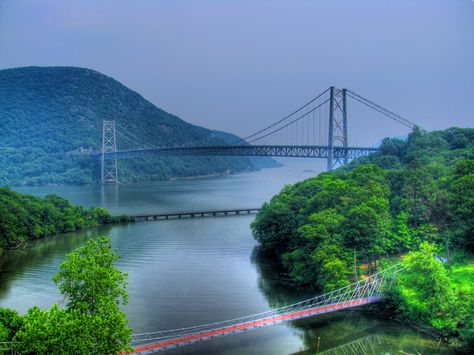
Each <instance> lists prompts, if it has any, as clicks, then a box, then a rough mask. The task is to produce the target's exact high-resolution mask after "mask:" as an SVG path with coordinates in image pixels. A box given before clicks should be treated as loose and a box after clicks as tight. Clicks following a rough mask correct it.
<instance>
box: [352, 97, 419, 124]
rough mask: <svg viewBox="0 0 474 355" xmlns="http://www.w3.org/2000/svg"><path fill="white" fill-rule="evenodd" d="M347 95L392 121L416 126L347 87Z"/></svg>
mask: <svg viewBox="0 0 474 355" xmlns="http://www.w3.org/2000/svg"><path fill="white" fill-rule="evenodd" d="M346 92H347V95H348V96H350V97H351V98H353V99H354V100H357V101H359V102H360V103H362V104H364V105H366V106H368V107H370V108H371V109H373V110H375V111H377V112H379V113H381V114H383V115H385V116H387V117H389V118H391V119H392V120H394V121H397V122H398V123H401V124H402V125H404V126H406V127H408V128H413V127H415V126H416V124H415V123H413V122H411V121H409V120H407V119H406V118H403V117H402V116H400V115H397V114H396V113H394V112H392V111H390V110H387V109H386V108H384V107H382V106H380V105H378V104H376V103H375V102H373V101H370V100H369V99H366V98H365V97H362V96H360V95H359V94H356V93H355V92H353V91H351V90H349V89H347V91H346Z"/></svg>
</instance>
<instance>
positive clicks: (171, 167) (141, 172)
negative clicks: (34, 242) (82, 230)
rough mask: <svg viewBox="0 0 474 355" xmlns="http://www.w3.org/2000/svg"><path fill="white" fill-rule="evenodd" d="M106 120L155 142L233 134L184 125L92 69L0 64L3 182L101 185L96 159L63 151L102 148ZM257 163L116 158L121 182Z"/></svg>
mask: <svg viewBox="0 0 474 355" xmlns="http://www.w3.org/2000/svg"><path fill="white" fill-rule="evenodd" d="M104 119H108V120H115V121H116V124H117V126H118V127H120V128H121V130H122V131H126V132H128V133H129V134H130V135H131V136H134V137H138V138H139V139H140V140H143V141H145V142H146V143H149V144H150V145H155V146H177V145H193V144H224V143H225V139H226V137H229V138H228V139H232V140H235V138H236V137H235V136H232V135H228V134H223V133H222V132H216V131H211V130H208V129H205V128H202V127H198V126H194V125H191V124H189V123H186V122H185V121H183V120H181V119H180V118H178V117H176V116H174V115H172V114H169V113H167V112H165V111H163V110H161V109H159V108H157V107H156V106H154V105H153V104H151V103H150V102H149V101H147V100H145V99H144V98H143V97H142V96H140V95H139V94H138V93H136V92H134V91H132V90H130V89H128V88H127V87H125V86H124V85H122V84H120V83H119V82H117V81H116V80H114V79H112V78H110V77H107V76H105V75H103V74H101V73H98V72H96V71H93V70H89V69H83V68H75V67H25V68H15V69H5V70H0V185H19V184H30V185H36V184H90V183H97V182H99V178H100V174H99V165H98V162H97V161H93V160H92V159H91V158H90V157H87V156H83V155H82V156H81V155H75V154H65V153H68V152H77V151H78V150H81V149H82V150H95V151H97V150H99V149H100V146H101V139H102V131H101V130H102V121H103V120H104ZM231 137H232V138H231ZM117 141H118V147H119V149H125V148H132V147H133V145H132V143H130V141H129V140H126V139H125V138H123V137H121V136H120V135H119V136H118V139H117ZM265 164H267V165H272V164H274V162H273V161H272V160H271V159H267V160H266V161H265V162H264V165H265ZM256 168H257V167H256V165H254V164H253V163H252V161H251V160H249V159H246V158H240V157H233V158H229V157H192V158H147V159H146V160H145V159H144V160H133V161H121V162H119V173H120V176H119V179H120V181H121V182H123V183H127V182H134V181H151V180H166V179H170V178H173V177H184V176H195V175H208V174H221V173H235V172H240V171H246V170H255V169H256Z"/></svg>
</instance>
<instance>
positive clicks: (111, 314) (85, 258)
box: [53, 237, 131, 353]
mask: <svg viewBox="0 0 474 355" xmlns="http://www.w3.org/2000/svg"><path fill="white" fill-rule="evenodd" d="M118 258H119V257H118V255H117V254H116V253H115V252H113V251H112V245H111V242H110V239H109V238H106V237H102V238H99V239H98V240H90V241H88V242H87V243H86V244H85V245H83V246H82V247H80V248H78V249H76V250H75V251H73V252H72V253H70V254H69V255H68V256H67V258H66V261H64V262H63V263H62V264H61V266H60V271H59V273H58V274H57V275H55V276H54V278H53V280H54V281H55V282H56V283H57V284H59V290H60V291H61V293H62V294H63V295H65V296H66V299H67V309H68V310H73V311H76V312H78V313H79V314H81V315H85V316H93V317H94V322H95V323H96V327H94V329H91V331H92V332H93V334H94V335H95V336H94V339H95V341H96V344H95V351H96V352H99V353H116V352H119V351H121V350H123V349H124V348H126V347H127V344H128V343H129V342H130V340H131V329H129V328H127V320H126V317H125V314H124V313H123V312H122V311H121V310H120V309H119V305H120V303H122V304H126V303H127V301H128V298H127V292H126V290H125V288H126V285H127V274H125V273H123V272H122V271H120V270H119V269H117V268H116V267H115V265H114V264H115V262H116V261H117V259H118Z"/></svg>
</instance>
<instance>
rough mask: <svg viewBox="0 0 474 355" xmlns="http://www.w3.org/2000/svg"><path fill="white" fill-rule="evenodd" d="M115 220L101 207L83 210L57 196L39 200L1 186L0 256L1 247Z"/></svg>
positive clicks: (13, 245)
mask: <svg viewBox="0 0 474 355" xmlns="http://www.w3.org/2000/svg"><path fill="white" fill-rule="evenodd" d="M114 220H115V219H114V218H113V217H111V216H110V214H109V212H108V211H107V210H106V209H104V208H89V209H85V208H83V207H80V206H73V205H71V204H70V203H69V202H68V201H67V200H65V199H64V198H62V197H59V196H57V195H48V196H46V197H44V198H40V197H35V196H31V195H25V194H21V193H18V192H15V191H13V190H10V189H9V188H6V187H0V255H1V251H2V248H12V247H15V246H18V245H20V244H21V243H22V242H24V241H27V240H31V239H36V238H41V237H44V236H48V235H52V234H56V233H63V232H72V231H75V230H78V229H83V228H87V227H91V226H96V225H98V224H104V223H110V222H112V221H114Z"/></svg>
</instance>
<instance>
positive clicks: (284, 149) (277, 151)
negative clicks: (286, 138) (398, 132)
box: [93, 144, 378, 160]
mask: <svg viewBox="0 0 474 355" xmlns="http://www.w3.org/2000/svg"><path fill="white" fill-rule="evenodd" d="M377 150H378V148H374V147H338V146H334V147H333V148H332V149H331V148H330V147H329V146H316V145H249V144H247V145H222V146H196V147H162V148H159V147H157V148H151V149H134V150H122V151H116V152H106V153H104V159H106V160H112V159H137V158H143V157H147V156H262V157H290V158H321V159H327V158H328V157H329V156H330V152H331V151H332V158H333V159H336V160H342V159H354V158H357V157H360V156H363V155H368V154H370V153H374V152H376V151H377ZM93 155H96V156H97V157H99V156H100V153H93Z"/></svg>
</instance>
